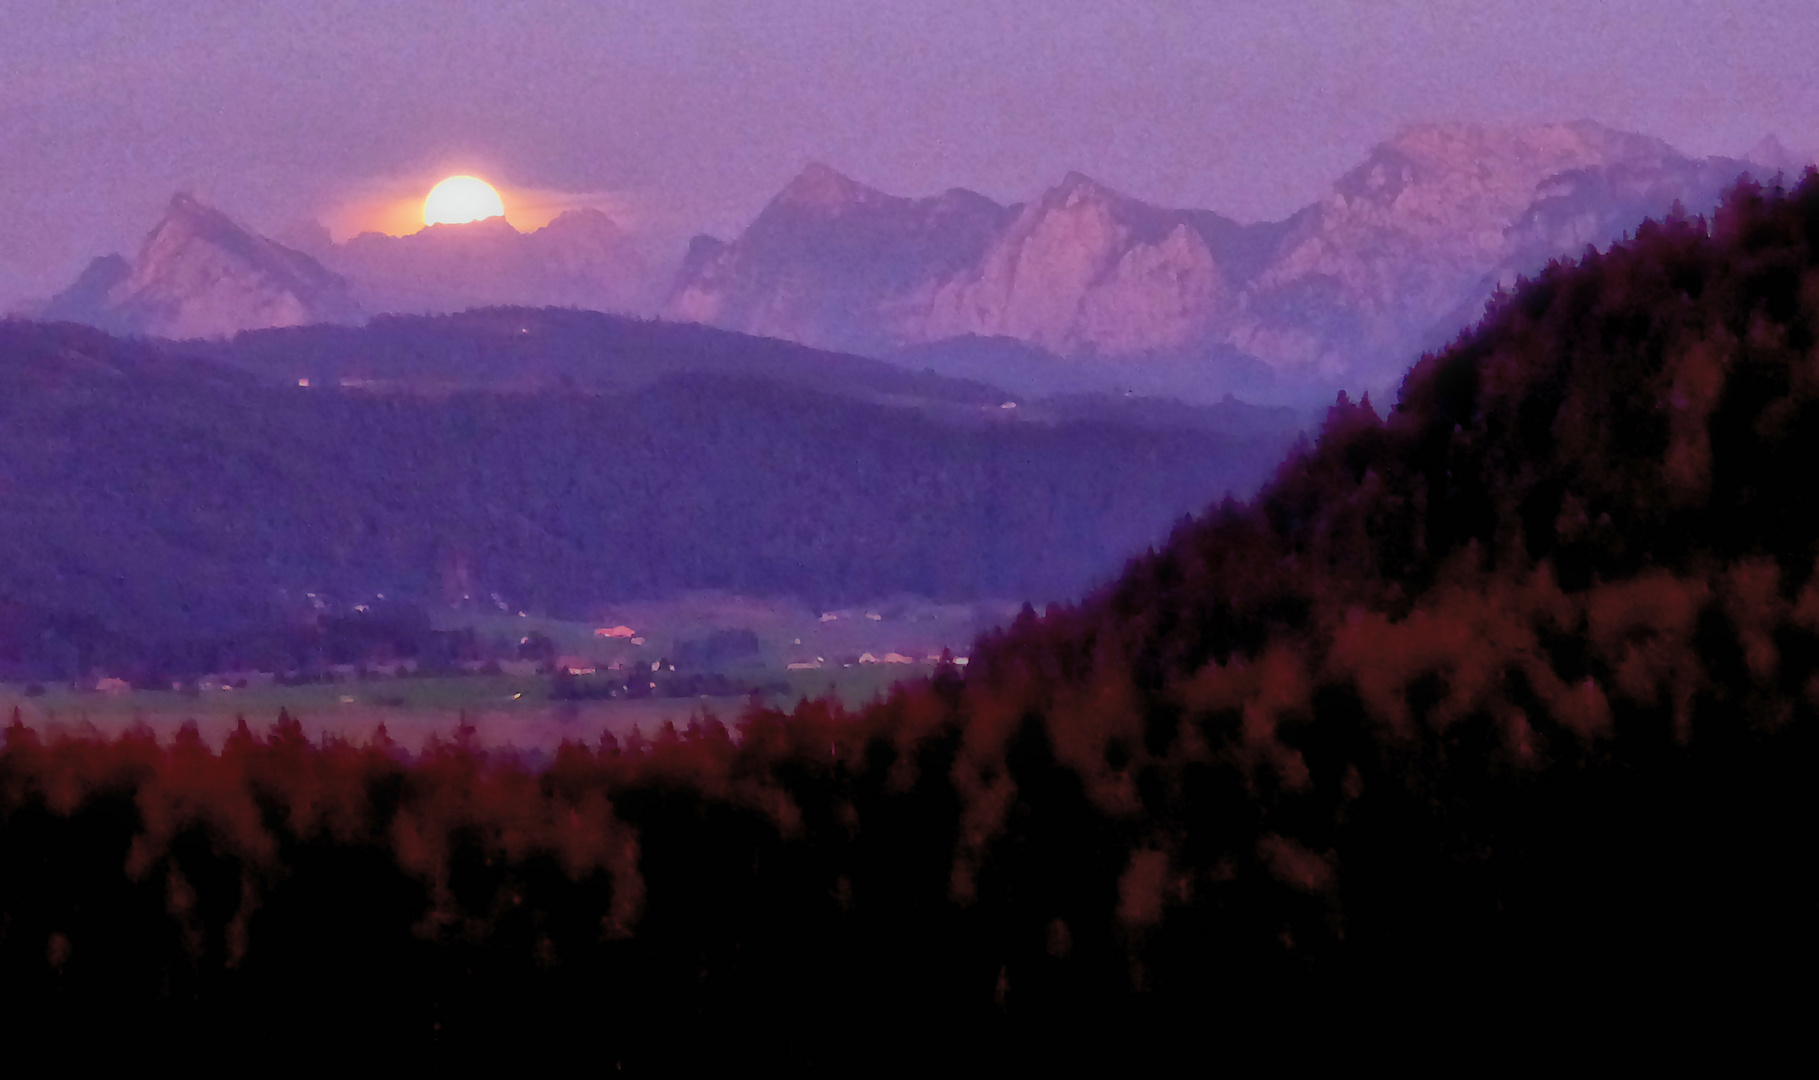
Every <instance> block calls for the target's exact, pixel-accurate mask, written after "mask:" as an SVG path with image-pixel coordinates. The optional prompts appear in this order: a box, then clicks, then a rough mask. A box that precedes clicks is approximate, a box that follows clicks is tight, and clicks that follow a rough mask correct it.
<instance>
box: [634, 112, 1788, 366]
mask: <svg viewBox="0 0 1819 1080" xmlns="http://www.w3.org/2000/svg"><path fill="white" fill-rule="evenodd" d="M1752 156H1757V157H1763V158H1771V159H1773V160H1765V161H1745V160H1742V159H1730V158H1710V159H1694V158H1691V157H1688V156H1686V155H1684V154H1681V153H1679V152H1678V151H1676V150H1674V149H1673V148H1672V147H1670V146H1668V145H1667V144H1666V143H1664V142H1661V141H1660V140H1658V139H1653V138H1648V137H1645V136H1641V135H1635V134H1631V133H1628V132H1622V131H1616V130H1613V129H1611V128H1607V127H1604V126H1602V125H1600V124H1596V123H1592V122H1589V121H1580V122H1576V123H1567V124H1530V125H1505V126H1490V125H1474V124H1440V125H1426V126H1421V127H1413V128H1409V129H1407V130H1404V131H1403V132H1401V133H1399V134H1398V135H1397V136H1395V137H1394V138H1392V139H1391V140H1389V141H1388V142H1385V143H1383V144H1381V145H1380V146H1378V147H1377V148H1375V149H1374V150H1373V151H1372V152H1371V154H1370V155H1369V156H1368V157H1367V158H1366V160H1365V161H1364V162H1363V163H1361V164H1360V165H1359V166H1357V167H1356V168H1354V169H1353V170H1351V171H1350V172H1348V173H1347V174H1346V175H1345V176H1343V177H1341V178H1340V179H1339V181H1337V182H1336V183H1335V184H1334V186H1333V188H1332V190H1331V191H1330V192H1329V194H1328V195H1327V196H1326V197H1324V198H1323V199H1321V200H1320V201H1319V202H1317V203H1315V204H1313V205H1311V206H1308V207H1306V208H1304V209H1303V210H1301V211H1299V212H1297V213H1295V214H1293V215H1291V216H1290V217H1289V218H1287V219H1285V220H1283V221H1280V222H1272V223H1263V224H1256V225H1243V224H1240V223H1238V222H1235V221H1232V220H1231V219H1228V218H1225V217H1222V216H1220V215H1218V214H1215V213H1212V212H1210V211H1203V210H1176V209H1166V208H1162V207H1157V206H1153V205H1150V204H1147V203H1144V202H1142V201H1140V200H1137V199H1134V198H1131V197H1129V196H1127V195H1123V194H1121V193H1119V192H1116V191H1113V190H1112V189H1110V188H1108V187H1106V186H1105V185H1103V184H1100V183H1098V182H1096V181H1094V180H1092V179H1090V178H1088V177H1086V176H1084V175H1081V174H1079V173H1070V174H1069V175H1068V176H1067V177H1066V178H1064V179H1063V180H1062V182H1061V183H1060V184H1058V185H1057V186H1056V187H1054V188H1051V189H1050V190H1049V191H1047V192H1045V193H1044V194H1043V195H1041V196H1040V197H1038V198H1037V199H1035V200H1033V201H1031V202H1030V203H1028V204H1021V205H1017V206H1010V207H1000V206H999V205H998V204H996V203H993V202H992V201H991V200H989V199H986V198H985V197H984V196H980V195H976V194H973V193H971V192H964V191H950V192H948V193H947V194H946V195H943V196H940V197H938V198H936V199H923V200H911V199H902V198H898V197H895V196H890V195H886V194H884V193H882V192H878V191H875V190H873V189H871V188H868V187H865V186H864V185H862V184H858V183H857V182H855V181H852V180H850V179H848V178H846V177H843V176H840V175H839V174H838V173H835V172H833V170H831V169H829V168H827V167H826V166H824V165H811V166H810V167H809V168H808V169H807V170H805V171H804V173H803V174H802V175H801V176H799V177H798V178H797V179H796V180H795V181H792V183H791V184H790V185H789V186H788V187H786V188H785V189H784V191H783V193H781V194H780V195H779V196H778V197H777V198H776V199H775V200H773V201H772V203H771V204H770V205H769V206H768V207H766V208H765V210H764V211H763V212H762V213H761V214H760V215H759V216H758V218H757V220H756V221H754V222H753V224H752V226H751V227H750V228H748V229H747V230H746V231H745V232H744V233H743V234H741V235H740V236H739V237H737V238H736V239H734V240H732V241H731V242H722V241H718V240H714V239H712V238H703V239H701V240H698V241H697V242H696V244H695V245H694V246H693V247H692V248H691V253H690V257H689V259H687V260H686V261H685V263H684V266H683V268H682V271H681V273H680V274H679V276H678V279H677V281H676V283H675V285H674V287H673V288H672V290H671V294H670V300H669V302H668V304H667V306H666V307H665V314H666V315H667V316H669V317H671V318H677V319H691V320H697V321H704V322H710V323H713V324H714V325H719V326H725V327H728V328H731V329H741V330H745V331H747V332H750V333H760V334H766V335H771V336H781V337H787V338H790V339H792V340H796V341H802V342H805V343H810V344H818V345H823V346H826V347H834V348H842V349H850V350H854V351H860V352H877V353H888V352H890V351H892V350H899V349H908V350H911V351H914V350H915V349H916V348H918V347H921V346H929V345H932V344H934V343H938V342H942V341H946V340H948V339H954V338H962V337H970V338H996V339H1005V340H1008V341H1016V342H1021V343H1024V344H1025V345H1031V346H1035V347H1037V348H1039V349H1042V350H1044V351H1046V352H1049V353H1051V354H1054V355H1055V356H1057V357H1061V358H1064V359H1069V360H1074V361H1079V362H1083V363H1091V364H1093V365H1094V366H1099V367H1104V366H1107V363H1108V362H1113V363H1115V365H1117V366H1132V365H1136V364H1138V363H1140V362H1141V363H1144V364H1150V363H1154V362H1155V361H1156V360H1158V359H1159V358H1173V359H1175V360H1195V359H1197V360H1201V361H1204V363H1203V364H1202V365H1201V368H1202V369H1203V372H1204V375H1203V378H1204V379H1206V380H1210V381H1214V382H1216V381H1217V380H1218V379H1220V378H1223V377H1226V375H1227V372H1228V369H1230V368H1232V367H1233V366H1234V365H1239V366H1242V364H1243V362H1244V360H1248V361H1250V362H1251V363H1252V365H1253V366H1254V365H1255V364H1257V363H1261V364H1262V365H1264V366H1266V367H1267V368H1269V369H1272V370H1274V371H1277V372H1281V373H1283V374H1284V375H1285V376H1287V377H1290V378H1292V379H1297V380H1302V381H1306V380H1314V381H1320V382H1321V383H1322V385H1323V386H1324V385H1325V384H1326V383H1329V382H1333V381H1344V380H1352V384H1353V385H1354V386H1356V385H1359V384H1360V383H1362V384H1364V385H1378V386H1384V385H1388V384H1390V383H1391V382H1393V381H1394V380H1395V379H1396V378H1399V376H1400V372H1401V371H1402V370H1403V369H1404V368H1405V367H1406V366H1407V364H1408V363H1409V362H1410V361H1411V360H1412V359H1413V358H1414V355H1413V354H1414V353H1415V352H1417V351H1418V350H1419V349H1421V348H1423V347H1427V346H1429V345H1431V344H1435V343H1437V341H1436V339H1437V337H1441V338H1443V337H1444V336H1450V335H1451V334H1452V333H1454V332H1456V331H1457V330H1458V329H1459V328H1460V327H1461V326H1463V325H1464V323H1465V322H1467V321H1469V320H1470V319H1471V318H1472V317H1475V315H1476V314H1477V313H1478V311H1479V310H1481V308H1482V305H1483V303H1484V301H1485V300H1486V299H1487V298H1488V297H1489V296H1490V295H1491V294H1492V293H1493V292H1494V291H1495V290H1496V288H1497V287H1498V286H1499V285H1500V284H1507V283H1509V282H1510V281H1512V280H1513V278H1514V277H1515V275H1517V274H1519V273H1532V272H1534V271H1535V270H1538V269H1539V268H1540V267H1541V266H1543V265H1545V263H1546V262H1547V260H1548V259H1550V258H1554V257H1558V256H1563V255H1576V254H1578V253H1579V251H1580V250H1582V249H1583V247H1584V245H1586V244H1594V245H1604V244H1608V243H1610V242H1611V241H1613V240H1615V239H1617V238H1618V237H1619V236H1621V235H1622V234H1623V232H1624V231H1626V230H1629V229H1633V228H1634V227H1635V226H1636V225H1637V224H1638V223H1639V222H1640V221H1641V220H1642V219H1643V218H1644V217H1646V216H1651V215H1652V216H1660V215H1662V214H1664V213H1666V212H1667V211H1668V210H1669V209H1670V207H1672V205H1673V204H1674V203H1675V202H1676V201H1678V202H1679V203H1681V204H1682V205H1684V206H1685V207H1687V208H1688V209H1689V210H1690V211H1692V212H1700V211H1704V210H1707V209H1709V208H1710V207H1712V206H1713V205H1715V204H1716V202H1717V200H1718V198H1719V195H1720V193H1721V191H1722V190H1723V188H1724V187H1725V186H1726V185H1728V184H1729V183H1730V182H1732V181H1734V180H1735V179H1736V178H1737V176H1738V175H1739V174H1741V173H1743V172H1745V171H1754V172H1756V173H1760V174H1763V175H1765V176H1767V175H1772V174H1773V173H1774V172H1777V171H1779V172H1781V173H1783V174H1784V175H1785V174H1788V173H1790V172H1792V171H1794V170H1793V168H1792V167H1791V165H1792V162H1793V158H1792V156H1791V155H1789V154H1788V153H1787V152H1786V151H1785V150H1784V149H1782V148H1781V147H1780V144H1779V143H1774V142H1772V140H1767V141H1765V143H1764V144H1763V145H1762V146H1760V147H1758V148H1757V150H1755V151H1752ZM811 196H812V197H811ZM943 207H948V208H955V209H954V210H953V211H952V212H950V213H949V214H948V215H947V216H946V217H943V216H941V215H939V214H938V213H937V211H938V210H939V209H940V208H943ZM958 208H965V209H964V212H961V210H960V209H958ZM885 236H888V237H891V238H892V241H891V242H888V243H879V242H876V238H879V237H885ZM868 240H871V241H873V242H869V243H868V242H867V241H868ZM931 253H939V257H935V256H933V255H931ZM1188 370H1190V371H1191V370H1192V366H1191V365H1190V367H1189V369H1188ZM1190 377H1192V376H1190Z"/></svg>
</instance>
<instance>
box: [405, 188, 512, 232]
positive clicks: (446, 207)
mask: <svg viewBox="0 0 1819 1080" xmlns="http://www.w3.org/2000/svg"><path fill="white" fill-rule="evenodd" d="M503 213H505V203H504V202H502V201H500V199H499V193H498V192H497V191H494V190H493V185H491V184H489V183H487V182H486V181H485V180H482V179H480V178H479V177H477V176H451V177H449V178H448V179H447V180H444V181H442V182H441V183H440V184H437V185H436V186H435V187H433V188H430V190H429V198H427V199H424V200H423V223H424V224H425V225H459V224H461V223H462V222H466V221H480V220H481V219H483V218H490V217H498V216H499V215H501V214H503Z"/></svg>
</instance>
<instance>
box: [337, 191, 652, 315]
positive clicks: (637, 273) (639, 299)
mask: <svg viewBox="0 0 1819 1080" xmlns="http://www.w3.org/2000/svg"><path fill="white" fill-rule="evenodd" d="M314 254H315V255H316V257H317V258H318V259H320V260H321V261H322V263H323V264H324V265H326V266H328V267H329V268H331V269H333V270H335V271H336V272H338V273H340V274H342V275H344V276H346V278H347V279H348V281H349V282H351V283H352V285H353V288H354V290H355V292H356V293H357V294H358V295H359V296H360V297H361V298H362V301H363V302H364V303H365V305H366V307H367V308H368V310H371V311H374V312H397V313H409V314H431V313H441V312H450V311H461V310H464V309H466V308H471V307H487V306H493V305H501V304H525V305H532V306H536V307H578V308H587V309H591V310H594V311H630V310H637V309H639V308H643V307H646V306H648V305H647V303H646V298H645V296H644V292H645V290H646V282H647V280H648V278H649V276H650V275H649V271H648V270H647V269H646V268H645V265H644V262H643V260H642V259H641V258H640V257H639V255H638V254H637V252H636V251H634V250H633V248H632V246H631V242H630V240H629V239H628V238H627V237H626V235H625V233H624V232H623V231H622V230H621V229H620V228H619V226H618V225H617V224H616V223H615V222H614V221H613V220H612V219H611V218H609V217H608V216H607V215H606V214H604V213H602V212H601V211H599V210H594V209H577V210H566V211H564V212H563V213H562V214H560V215H558V216H557V217H556V218H555V219H554V220H553V221H551V222H550V223H549V224H547V225H545V226H543V227H542V228H540V229H534V230H532V231H530V232H520V231H519V230H518V229H517V228H515V227H513V225H512V224H511V223H510V222H509V221H507V220H506V219H505V218H503V217H493V218H487V219H486V220H484V221H474V222H468V223H467V224H464V225H431V226H429V227H427V228H425V229H423V230H421V231H419V232H416V233H412V234H410V235H408V236H388V235H386V234H384V233H377V232H367V233H361V234H360V235H358V236H355V237H353V238H351V239H349V240H347V241H345V242H343V243H340V244H329V245H325V246H323V247H321V248H319V249H318V250H316V251H315V252H314Z"/></svg>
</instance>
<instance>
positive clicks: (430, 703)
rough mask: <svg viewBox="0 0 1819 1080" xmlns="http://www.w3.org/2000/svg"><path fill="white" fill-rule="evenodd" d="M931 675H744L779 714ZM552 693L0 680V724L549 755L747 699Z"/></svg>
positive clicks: (536, 687) (869, 670)
mask: <svg viewBox="0 0 1819 1080" xmlns="http://www.w3.org/2000/svg"><path fill="white" fill-rule="evenodd" d="M931 667H932V665H929V664H927V663H920V664H915V665H894V664H893V665H884V664H878V665H872V664H865V665H853V666H851V667H834V668H823V669H820V670H808V671H776V670H774V669H772V670H764V669H758V670H756V671H752V672H751V674H753V675H754V676H762V678H763V681H765V682H767V683H771V684H786V685H788V687H789V691H788V692H787V693H781V692H777V691H776V690H774V689H773V690H771V691H769V692H766V693H764V694H762V695H759V696H758V697H757V700H759V701H761V702H762V703H763V704H765V705H768V706H773V707H782V708H788V707H790V706H792V705H793V704H794V703H795V702H796V701H798V700H800V699H801V698H805V697H807V698H818V697H824V696H827V695H829V694H831V695H833V696H834V697H836V698H838V699H839V700H840V701H841V702H842V703H843V704H845V705H846V706H848V707H857V706H859V705H862V704H864V703H865V702H867V701H869V700H871V699H873V698H875V697H878V696H880V695H882V694H885V693H887V692H888V691H889V689H890V687H891V685H892V684H893V683H895V682H897V681H898V680H901V679H908V678H919V677H923V676H925V675H926V674H927V673H928V672H929V671H930V670H931ZM551 685H552V679H551V677H550V676H546V675H522V676H513V675H474V676H446V677H426V678H395V679H369V680H361V681H354V682H343V683H309V684H304V685H300V686H279V685H263V686H248V687H245V688H238V689H226V690H210V691H205V692H201V693H179V692H176V691H168V690H151V691H148V690H132V691H127V692H123V693H97V692H94V691H91V690H72V689H70V688H69V687H68V686H67V685H54V686H48V687H43V688H42V689H43V693H41V694H29V693H28V691H27V688H26V687H24V686H21V685H17V684H0V710H3V711H4V714H5V715H8V716H10V715H11V714H12V713H13V712H14V710H17V712H18V715H19V717H20V719H21V720H23V721H24V722H25V723H26V724H27V725H28V726H30V727H33V728H35V729H37V730H38V731H40V732H43V733H46V734H54V733H56V732H67V733H70V734H80V733H84V732H94V733H98V734H101V735H106V736H112V735H118V734H120V733H122V732H125V731H128V730H131V729H133V728H135V727H138V726H144V727H147V728H150V729H151V730H152V731H153V732H155V733H156V734H157V735H158V736H159V737H160V738H169V737H171V736H173V735H174V734H175V733H176V731H177V729H178V728H180V727H181V726H182V725H183V724H184V723H186V722H190V721H193V722H194V723H195V724H196V726H197V729H198V730H199V731H200V733H201V734H202V737H203V739H204V741H206V742H207V743H209V744H210V745H211V746H216V747H219V746H220V745H221V742H222V740H223V739H224V738H226V736H227V735H228V733H229V732H231V731H233V730H234V727H235V725H236V724H237V723H238V722H239V720H240V718H242V717H244V718H245V720H246V722H247V724H248V726H249V727H251V728H252V729H253V730H254V731H255V732H264V731H266V730H268V729H269V728H270V726H271V725H272V724H273V723H274V722H275V721H276V719H277V717H278V713H279V711H280V710H284V711H285V712H288V713H289V714H290V715H291V716H292V717H294V718H295V719H296V720H297V721H298V722H299V723H301V724H302V725H303V729H304V731H305V732H306V733H307V734H308V735H309V736H310V737H311V738H312V739H321V738H324V737H331V736H332V737H339V738H343V739H348V740H350V741H353V742H364V741H366V740H367V739H369V738H371V737H372V735H373V733H374V732H375V731H376V730H377V729H378V727H379V725H380V724H384V725H385V729H386V734H387V735H388V736H389V737H390V738H391V739H393V740H395V741H396V742H397V743H399V744H400V745H401V746H403V747H405V748H406V749H409V750H413V751H414V750H418V749H420V748H421V747H422V746H423V744H424V742H425V741H426V740H428V739H430V738H432V737H436V738H443V739H449V738H453V737H454V736H455V734H456V732H457V730H458V729H459V728H460V727H462V726H463V725H466V726H471V727H472V728H474V737H475V738H477V739H478V740H479V741H480V742H481V743H482V744H484V745H487V746H500V747H505V746H510V747H514V748H517V749H519V750H525V751H548V750H552V749H554V748H555V747H556V746H557V745H558V744H560V743H561V742H563V741H564V740H580V741H586V742H594V741H597V740H598V739H599V738H600V736H601V734H602V733H603V732H608V731H610V732H613V733H614V734H615V736H618V737H622V736H624V735H626V734H628V733H630V732H631V730H632V728H633V727H638V728H640V729H641V730H642V732H643V733H644V734H645V735H647V736H648V735H650V734H652V733H654V732H655V731H656V730H658V729H659V728H660V727H661V726H662V725H663V723H664V722H665V721H669V722H673V723H675V724H676V725H677V726H678V727H680V726H683V725H685V724H687V723H688V722H689V720H691V719H694V718H697V717H702V716H707V715H712V716H715V717H717V718H719V719H720V720H722V721H724V722H727V723H728V724H731V723H732V722H733V721H735V720H736V719H737V718H738V716H739V714H740V713H741V712H743V711H744V710H745V709H746V708H747V707H748V706H749V705H750V703H751V701H752V700H753V699H752V698H750V697H746V696H726V697H710V696H693V697H648V698H624V697H619V698H596V699H583V700H575V701H556V700H551V698H550V696H549V692H550V688H551Z"/></svg>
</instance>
